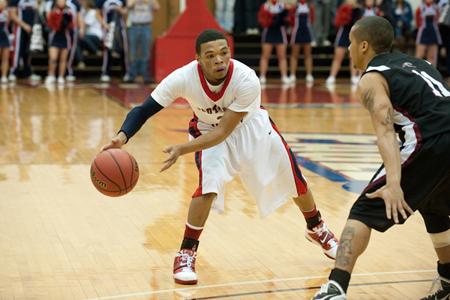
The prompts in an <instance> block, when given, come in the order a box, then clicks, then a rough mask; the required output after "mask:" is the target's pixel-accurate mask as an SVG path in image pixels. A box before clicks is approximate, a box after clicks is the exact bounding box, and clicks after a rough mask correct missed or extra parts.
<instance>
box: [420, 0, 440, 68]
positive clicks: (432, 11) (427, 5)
mask: <svg viewBox="0 0 450 300" xmlns="http://www.w3.org/2000/svg"><path fill="white" fill-rule="evenodd" d="M438 20H439V7H438V5H437V4H434V2H433V0H423V2H422V4H421V5H419V7H417V10H416V24H417V29H418V30H417V38H416V57H418V58H424V57H425V54H426V57H427V60H428V61H429V62H430V63H431V64H432V65H433V66H436V64H437V51H438V45H440V44H442V40H441V35H440V33H439V28H438Z"/></svg>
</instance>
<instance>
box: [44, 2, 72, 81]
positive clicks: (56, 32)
mask: <svg viewBox="0 0 450 300" xmlns="http://www.w3.org/2000/svg"><path fill="white" fill-rule="evenodd" d="M47 23H48V26H49V28H50V30H51V31H50V34H49V37H48V45H49V48H48V54H49V59H48V76H47V78H46V79H45V83H46V84H52V83H54V82H55V80H56V78H55V72H56V65H57V64H58V63H59V70H58V71H59V72H58V75H59V77H58V84H64V75H65V74H66V65H67V56H68V53H69V49H70V48H71V47H72V40H71V34H70V30H71V29H72V26H73V15H72V13H71V12H70V10H69V8H68V7H67V6H66V0H55V2H54V5H53V8H52V10H51V12H50V13H49V14H48V16H47ZM58 58H59V61H58Z"/></svg>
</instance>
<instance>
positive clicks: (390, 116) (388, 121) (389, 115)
mask: <svg viewBox="0 0 450 300" xmlns="http://www.w3.org/2000/svg"><path fill="white" fill-rule="evenodd" d="M381 124H383V125H384V126H389V127H392V126H393V125H394V112H393V110H392V107H389V109H388V110H387V112H386V115H385V116H384V120H383V121H382V122H381Z"/></svg>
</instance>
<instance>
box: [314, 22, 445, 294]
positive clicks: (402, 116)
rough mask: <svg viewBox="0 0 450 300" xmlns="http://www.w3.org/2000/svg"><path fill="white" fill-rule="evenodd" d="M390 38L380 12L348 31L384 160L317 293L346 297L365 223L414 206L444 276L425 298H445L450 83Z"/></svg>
mask: <svg viewBox="0 0 450 300" xmlns="http://www.w3.org/2000/svg"><path fill="white" fill-rule="evenodd" d="M393 38H394V33H393V29H392V27H391V25H390V24H389V22H388V21H387V20H385V19H383V18H381V17H366V18H363V19H361V20H359V21H358V22H357V23H356V24H355V25H354V26H353V27H352V30H351V32H350V42H351V44H350V46H349V50H350V56H351V57H352V60H353V63H354V65H355V67H356V68H357V69H360V70H365V71H364V74H363V76H362V78H361V80H360V82H359V84H358V89H357V93H358V95H359V97H360V99H361V101H362V104H363V105H364V106H365V108H366V109H367V110H368V111H369V113H370V116H371V119H372V124H373V127H374V129H375V133H376V135H377V144H378V149H379V152H380V154H381V157H382V159H383V163H384V164H383V166H382V167H381V168H380V169H379V170H378V171H377V173H376V174H375V175H374V177H373V178H372V180H371V181H370V183H369V185H368V186H367V187H366V189H365V190H364V191H363V193H362V194H361V195H360V196H359V198H358V199H357V201H356V202H355V204H354V205H353V207H352V209H351V211H350V215H349V217H348V220H347V224H346V225H345V228H344V231H343V233H342V235H341V239H340V245H339V248H338V252H337V257H336V265H335V268H334V269H333V270H332V271H331V274H330V277H329V279H330V280H329V281H328V283H326V284H325V285H323V286H322V287H321V289H320V291H319V292H318V293H317V294H316V295H315V296H314V298H313V299H315V300H320V299H327V300H332V299H333V300H338V299H339V300H342V299H347V298H346V291H347V288H348V284H349V281H350V275H351V272H352V270H353V267H354V265H355V263H356V260H357V258H358V256H359V255H360V254H362V253H363V251H364V250H365V249H366V247H367V244H368V242H369V238H370V231H371V229H375V230H378V231H381V232H384V231H386V230H387V229H389V228H390V227H391V226H392V225H394V224H398V223H404V222H405V221H406V219H407V218H408V216H409V215H410V214H412V213H413V211H415V210H418V211H419V212H420V214H421V215H422V217H423V219H424V221H425V226H426V229H427V231H428V233H429V234H430V237H431V240H432V242H433V245H434V248H435V250H436V253H437V256H438V258H439V261H438V266H437V270H438V273H439V276H440V279H441V280H440V281H441V284H442V286H441V288H440V289H439V291H437V292H436V293H435V294H433V295H430V296H428V297H425V298H423V299H430V300H431V299H450V219H449V213H450V89H449V88H448V86H447V85H446V84H445V83H444V81H443V80H442V77H441V75H440V74H439V72H438V71H437V70H436V69H435V68H434V67H433V66H431V64H429V63H428V62H426V61H424V60H421V59H416V58H414V57H411V56H407V55H404V54H397V53H389V51H390V49H391V46H392V41H393ZM397 136H398V138H399V139H400V141H401V145H400V147H399V144H398V140H397Z"/></svg>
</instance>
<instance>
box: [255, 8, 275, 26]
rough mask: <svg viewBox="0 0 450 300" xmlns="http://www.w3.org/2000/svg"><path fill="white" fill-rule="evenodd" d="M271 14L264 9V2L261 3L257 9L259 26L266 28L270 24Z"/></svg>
mask: <svg viewBox="0 0 450 300" xmlns="http://www.w3.org/2000/svg"><path fill="white" fill-rule="evenodd" d="M272 20H273V18H272V14H271V13H270V11H268V10H266V9H265V7H264V4H263V5H261V7H260V8H259V11H258V22H259V24H261V27H263V28H268V27H270V25H272Z"/></svg>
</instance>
